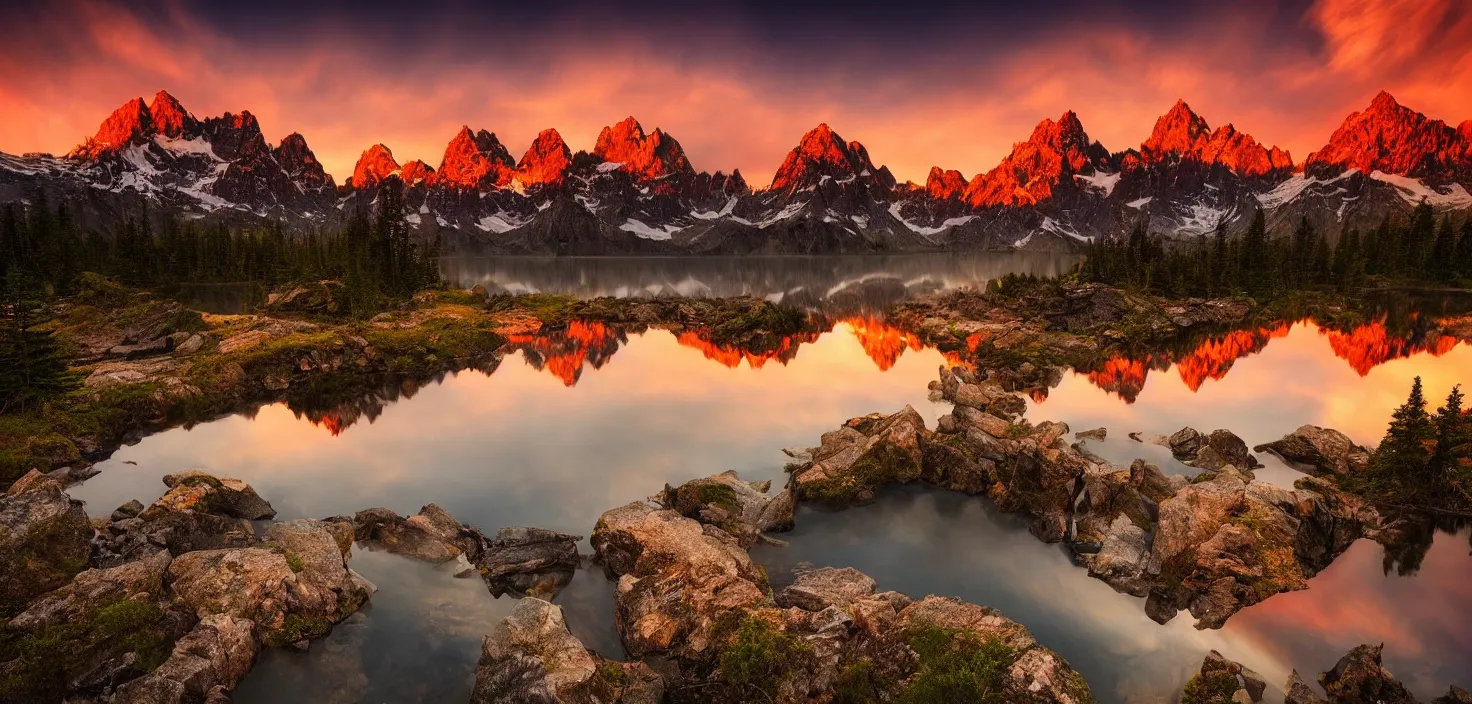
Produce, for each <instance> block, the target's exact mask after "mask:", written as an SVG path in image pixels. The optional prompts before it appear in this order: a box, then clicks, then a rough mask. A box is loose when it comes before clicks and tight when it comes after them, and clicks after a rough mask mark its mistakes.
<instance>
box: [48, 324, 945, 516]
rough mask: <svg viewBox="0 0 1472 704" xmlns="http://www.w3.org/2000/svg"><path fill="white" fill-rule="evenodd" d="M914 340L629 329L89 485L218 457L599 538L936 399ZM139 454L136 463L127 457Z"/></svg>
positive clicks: (122, 481)
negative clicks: (615, 338)
mask: <svg viewBox="0 0 1472 704" xmlns="http://www.w3.org/2000/svg"><path fill="white" fill-rule="evenodd" d="M941 361H942V358H941V356H940V354H939V353H937V352H934V351H932V350H921V351H913V350H907V351H906V352H905V353H904V354H903V355H901V356H900V358H899V359H898V361H897V363H896V364H895V365H894V367H893V368H891V369H890V370H888V371H887V372H880V371H879V370H878V368H877V367H876V366H875V363H874V361H873V360H871V359H870V358H869V357H868V356H867V355H866V354H865V352H864V350H863V348H862V346H861V345H860V344H859V341H858V339H857V338H856V337H855V336H854V334H853V331H852V329H850V328H849V327H848V326H840V327H839V328H838V329H836V330H835V331H834V332H833V333H831V334H826V335H823V336H822V337H821V338H819V339H818V340H817V341H816V342H813V343H811V344H807V345H804V346H803V347H802V348H801V349H800V350H799V352H798V354H797V356H796V358H794V359H793V360H792V361H791V362H790V363H788V364H787V365H785V366H783V365H780V364H767V365H766V366H764V367H763V368H761V369H757V370H754V369H750V368H748V367H746V366H741V367H738V368H734V369H732V368H727V367H725V366H722V365H720V364H718V363H715V362H712V361H709V360H707V359H705V358H704V357H703V356H702V354H701V353H700V352H699V351H698V350H694V349H691V348H688V347H683V346H681V345H679V344H677V342H676V341H675V338H674V336H672V335H671V334H669V333H668V332H665V331H658V330H656V331H651V332H649V333H646V334H644V335H636V336H631V338H630V340H629V343H628V344H627V345H626V346H625V347H624V349H622V350H620V351H619V353H618V354H617V355H616V356H615V357H614V358H613V359H612V360H611V362H610V363H609V364H608V365H606V366H605V367H604V368H602V369H600V370H597V371H592V370H589V371H586V372H585V373H584V374H583V376H582V378H581V380H580V381H579V383H578V385H577V386H575V387H572V388H567V387H565V386H564V385H563V384H562V382H561V380H559V379H557V378H556V377H554V376H553V375H551V374H548V373H545V372H538V371H536V370H534V369H532V368H531V367H529V366H527V365H526V364H524V363H520V362H519V361H518V360H516V359H507V360H506V361H505V362H504V363H503V364H502V365H501V366H500V368H499V369H498V370H497V371H496V372H495V373H493V374H491V375H490V376H486V375H484V374H480V373H478V372H468V371H467V372H461V373H460V374H458V375H456V376H455V377H453V378H449V379H447V380H446V382H445V383H443V384H438V385H432V386H428V387H426V388H424V389H422V390H421V391H419V392H418V393H417V394H416V395H415V396H414V398H412V399H407V400H401V401H399V402H396V403H392V404H389V405H388V406H386V407H385V408H384V410H383V413H382V415H380V416H379V417H378V418H377V420H375V421H374V422H373V423H372V424H371V425H370V424H367V423H360V424H357V425H354V426H351V427H349V428H347V429H346V430H345V431H343V433H342V434H341V435H339V436H336V437H334V436H332V435H331V434H330V433H328V432H327V431H325V430H324V429H321V428H318V427H315V426H313V425H312V424H310V423H309V422H307V421H306V420H304V419H298V418H296V417H295V416H294V415H293V414H292V413H291V412H290V411H289V410H287V409H286V408H285V407H284V406H282V405H274V406H269V407H267V408H264V409H262V410H261V411H260V413H259V414H257V415H256V417H255V419H253V420H252V419H247V418H244V417H239V416H237V417H232V418H227V419H223V420H220V421H216V422H213V423H207V424H203V425H200V426H196V427H195V428H193V429H192V430H184V429H175V430H170V431H166V432H163V433H160V434H158V435H154V436H151V437H149V438H147V439H145V440H144V441H143V442H142V443H140V444H138V445H136V446H133V447H128V448H123V449H122V450H120V451H119V452H118V453H117V454H116V455H115V456H114V458H113V459H112V460H111V461H109V462H106V463H103V464H102V465H101V468H102V469H103V470H104V471H103V473H102V474H101V475H99V476H98V477H96V478H94V479H92V480H90V481H88V482H86V483H84V484H83V485H81V486H79V487H77V488H76V489H75V490H74V494H75V495H76V496H77V497H78V498H81V499H84V500H87V501H89V502H90V503H91V507H90V510H91V512H92V513H94V514H95V513H102V512H105V511H110V510H111V509H112V508H113V507H115V506H117V505H120V504H122V503H124V502H126V501H127V500H129V499H131V498H135V497H136V498H139V499H140V500H144V501H147V500H150V499H152V498H155V497H157V496H159V495H160V494H161V493H162V492H163V488H164V487H163V484H162V483H161V482H160V481H159V478H160V477H161V476H162V475H164V474H166V473H168V472H172V471H177V470H179V469H184V468H187V467H204V468H207V469H209V470H212V471H216V472H219V473H222V474H227V475H230V476H235V477H239V478H241V479H244V480H246V481H248V482H250V483H251V484H253V485H254V486H255V487H256V489H257V490H258V491H259V492H260V493H261V495H262V496H264V497H266V498H267V499H268V500H270V501H271V502H272V504H273V505H274V506H275V507H276V508H277V510H278V511H279V512H280V515H281V517H282V518H292V517H297V516H314V517H322V516H329V515H334V514H340V513H351V512H354V511H357V510H360V509H363V508H368V507H371V506H386V507H388V508H391V509H393V510H395V511H397V512H399V513H413V512H415V511H417V510H418V509H419V507H420V506H422V505H424V504H427V503H431V502H434V503H438V504H440V505H442V506H444V507H445V508H447V509H449V510H450V511H451V512H452V513H454V514H455V515H456V516H457V517H458V518H460V519H461V520H463V521H465V522H467V523H469V524H471V525H475V526H477V527H480V528H483V529H487V530H494V529H495V528H498V527H501V526H507V525H537V526H542V527H546V528H552V529H556V530H563V531H567V532H572V533H576V534H586V533H587V532H588V531H589V530H590V529H591V526H592V524H593V522H594V521H595V520H596V519H597V517H598V515H599V514H601V513H602V512H603V511H605V510H607V509H609V508H612V507H614V506H618V505H621V504H624V503H627V502H629V501H632V500H636V499H642V498H644V497H646V496H648V495H649V494H651V493H653V492H654V491H657V490H658V489H659V488H660V487H661V486H662V485H663V484H664V483H665V482H672V483H679V482H682V481H685V480H687V479H690V478H694V477H699V476H707V475H710V474H714V473H716V472H720V471H724V470H727V469H736V470H739V471H741V472H742V473H743V475H744V476H748V477H749V478H753V479H756V478H769V479H774V480H777V481H779V482H780V481H781V480H782V479H783V474H782V471H781V467H782V465H783V463H784V461H785V459H786V458H785V457H784V456H783V455H782V454H781V452H780V448H782V447H786V446H792V445H813V444H816V442H817V440H818V437H819V436H820V435H821V434H822V433H823V432H826V431H828V430H832V429H833V428H834V427H837V425H838V424H839V423H840V422H842V421H843V420H845V419H847V418H850V417H853V416H856V415H862V414H865V413H869V412H874V411H881V412H893V411H896V410H898V409H899V408H900V407H902V406H903V405H905V404H906V403H910V404H913V405H914V406H915V407H916V408H917V409H918V410H919V411H920V412H921V414H922V415H924V416H926V418H927V421H928V422H930V423H931V424H933V423H934V421H935V418H936V415H937V413H938V412H940V411H941V410H944V409H943V408H942V407H940V406H938V405H936V404H932V403H930V402H928V401H927V400H926V394H927V391H926V385H927V383H928V382H929V381H930V380H931V379H933V378H934V376H935V369H936V368H937V367H938V366H939V365H940V364H941ZM124 460H133V461H136V462H138V466H136V467H133V466H129V465H124V464H122V462H123V461H124Z"/></svg>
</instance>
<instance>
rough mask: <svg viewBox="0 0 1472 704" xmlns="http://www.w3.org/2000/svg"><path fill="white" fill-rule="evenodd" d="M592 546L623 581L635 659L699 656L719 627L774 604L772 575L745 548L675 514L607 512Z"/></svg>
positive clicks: (643, 508)
mask: <svg viewBox="0 0 1472 704" xmlns="http://www.w3.org/2000/svg"><path fill="white" fill-rule="evenodd" d="M592 544H593V550H594V552H595V553H596V554H597V556H598V558H599V559H600V560H602V562H603V564H604V566H605V568H606V569H607V570H608V571H609V572H610V573H611V574H613V575H614V576H617V577H618V578H619V580H618V587H617V592H616V595H615V605H616V616H617V624H618V628H619V632H620V633H621V634H622V635H623V639H624V644H625V645H626V646H627V647H628V650H629V652H630V654H632V655H634V656H635V657H643V656H645V655H651V654H657V653H672V654H676V655H680V656H685V657H698V656H700V655H701V654H703V653H705V652H706V651H707V650H708V649H709V648H711V647H712V645H713V644H714V643H715V636H716V633H715V627H716V624H717V623H719V622H722V621H723V620H725V619H727V618H728V617H729V615H730V614H732V613H733V612H738V611H740V610H741V609H744V608H748V607H753V606H758V605H763V604H770V603H771V597H770V596H769V591H770V586H768V583H767V577H766V573H765V572H764V571H763V570H762V569H761V568H760V567H759V566H757V565H756V564H755V563H753V562H752V561H751V557H750V556H748V555H747V554H746V551H745V550H742V549H741V548H740V547H738V546H737V545H735V543H734V541H730V542H728V541H726V540H722V539H720V538H719V537H715V536H712V535H710V534H709V533H707V532H706V530H705V527H704V526H702V525H701V524H700V523H699V522H698V521H695V520H692V519H689V518H685V517H684V516H681V515H680V514H678V513H676V512H674V511H671V510H669V509H657V508H654V507H652V506H650V505H648V504H646V503H642V502H635V503H631V504H629V505H627V506H622V507H620V508H616V509H612V510H609V511H607V512H605V513H604V514H603V516H602V517H600V518H599V519H598V524H597V526H596V527H595V528H594V530H593V536H592Z"/></svg>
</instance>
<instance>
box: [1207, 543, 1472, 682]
mask: <svg viewBox="0 0 1472 704" xmlns="http://www.w3.org/2000/svg"><path fill="white" fill-rule="evenodd" d="M1468 537H1469V530H1468V529H1463V530H1461V531H1459V532H1458V533H1457V534H1455V535H1450V534H1446V533H1437V535H1436V537H1435V540H1434V542H1433V543H1432V546H1431V550H1430V552H1429V553H1428V554H1427V555H1426V558H1425V561H1424V562H1423V563H1422V564H1421V569H1420V571H1419V572H1418V573H1417V574H1416V575H1415V576H1414V577H1397V576H1395V575H1394V573H1392V574H1391V575H1390V576H1383V575H1382V571H1381V558H1382V556H1383V554H1384V551H1383V549H1382V548H1381V547H1380V546H1379V545H1376V544H1375V543H1373V542H1371V541H1369V540H1361V541H1359V542H1358V543H1355V544H1354V546H1353V547H1351V548H1350V549H1349V551H1347V552H1345V554H1344V555H1342V556H1340V558H1339V559H1338V560H1336V561H1335V562H1334V564H1332V565H1330V566H1329V568H1328V569H1326V570H1324V571H1323V572H1321V573H1319V574H1318V575H1317V576H1315V577H1314V578H1313V579H1312V580H1310V581H1309V589H1308V590H1307V591H1301V592H1291V593H1287V594H1279V595H1277V596H1275V597H1273V598H1271V599H1268V600H1267V601H1265V602H1263V603H1261V604H1257V605H1255V606H1251V607H1248V608H1247V609H1244V610H1243V611H1242V612H1241V613H1239V614H1237V615H1236V616H1233V617H1232V620H1230V621H1228V622H1227V625H1226V628H1225V630H1226V631H1228V632H1231V633H1236V634H1239V635H1240V636H1241V637H1244V638H1248V639H1251V640H1252V641H1253V642H1256V643H1259V644H1261V647H1263V648H1265V649H1267V650H1268V651H1270V652H1272V653H1273V654H1274V655H1275V656H1276V657H1278V658H1280V659H1283V660H1286V661H1289V662H1292V663H1293V665H1294V666H1295V667H1297V668H1298V669H1299V671H1300V672H1302V673H1309V672H1312V673H1317V672H1321V671H1323V670H1327V669H1329V668H1330V667H1332V666H1333V665H1334V663H1335V662H1336V661H1337V660H1338V658H1339V656H1340V655H1343V654H1344V653H1345V652H1348V651H1349V649H1350V648H1353V647H1354V646H1356V645H1359V644H1361V643H1381V642H1383V643H1385V665H1386V667H1387V668H1388V669H1389V670H1390V671H1391V672H1393V673H1395V675H1396V676H1397V677H1399V678H1401V679H1402V680H1403V681H1405V683H1406V685H1407V686H1409V687H1411V689H1412V690H1413V691H1415V693H1416V694H1417V695H1419V696H1420V697H1421V698H1423V699H1428V700H1429V699H1431V698H1432V697H1435V696H1440V695H1442V694H1445V693H1446V687H1447V685H1448V684H1458V685H1460V686H1462V687H1464V688H1465V687H1468V686H1469V685H1472V657H1469V654H1472V581H1469V580H1468V579H1467V574H1468V568H1469V558H1468V556H1467V541H1468Z"/></svg>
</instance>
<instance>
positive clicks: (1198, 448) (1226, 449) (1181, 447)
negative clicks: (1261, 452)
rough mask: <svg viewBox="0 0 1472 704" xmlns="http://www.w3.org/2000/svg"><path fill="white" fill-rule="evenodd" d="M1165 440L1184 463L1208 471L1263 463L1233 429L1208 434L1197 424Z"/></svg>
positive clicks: (1255, 466)
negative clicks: (1248, 452) (1253, 454)
mask: <svg viewBox="0 0 1472 704" xmlns="http://www.w3.org/2000/svg"><path fill="white" fill-rule="evenodd" d="M1164 444H1165V446H1166V447H1168V448H1170V453H1171V455H1172V456H1174V457H1175V458H1176V459H1178V460H1180V461H1181V462H1182V463H1183V464H1186V465H1190V466H1192V467H1199V468H1201V469H1205V470H1208V471H1213V472H1214V471H1216V470H1219V469H1221V468H1222V467H1225V466H1227V465H1232V466H1233V467H1236V468H1238V469H1257V468H1258V467H1261V466H1262V464H1260V463H1259V462H1258V461H1257V458H1256V457H1253V456H1252V455H1250V454H1247V443H1246V442H1244V441H1243V440H1242V438H1239V437H1237V434H1236V433H1233V432H1232V431H1230V430H1213V431H1211V433H1210V434H1209V435H1208V434H1206V433H1202V432H1201V431H1199V430H1196V429H1195V428H1181V429H1180V430H1178V431H1176V432H1175V433H1174V434H1173V435H1171V436H1170V437H1168V438H1165V440H1164Z"/></svg>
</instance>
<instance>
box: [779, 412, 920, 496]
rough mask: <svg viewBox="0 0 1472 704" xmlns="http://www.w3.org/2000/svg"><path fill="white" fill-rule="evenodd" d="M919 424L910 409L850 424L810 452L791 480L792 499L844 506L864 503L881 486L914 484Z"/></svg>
mask: <svg viewBox="0 0 1472 704" xmlns="http://www.w3.org/2000/svg"><path fill="white" fill-rule="evenodd" d="M926 433H927V431H926V429H925V419H923V418H921V417H920V414H919V413H917V412H916V411H915V409H914V408H911V407H909V406H906V407H905V408H904V410H902V411H900V412H899V413H895V414H894V415H891V416H884V415H880V414H877V413H875V414H870V415H867V416H863V417H860V418H853V419H851V420H849V421H848V422H847V423H844V426H843V427H842V428H840V429H838V430H835V431H833V432H829V433H824V434H823V438H822V444H821V445H820V446H819V447H817V448H814V449H813V450H811V451H810V452H811V455H812V458H813V459H812V462H809V463H807V464H806V465H803V466H801V467H800V468H798V469H797V471H795V472H794V473H793V475H792V487H793V489H794V490H795V491H796V494H797V498H799V499H802V500H815V501H823V502H826V503H829V504H834V505H847V504H851V503H855V502H862V501H868V500H871V499H873V498H874V492H875V491H876V490H877V489H878V488H879V487H882V486H884V485H886V484H902V483H906V482H911V481H914V480H916V479H919V478H920V476H921V472H922V456H923V454H922V450H921V447H920V444H921V437H922V436H923V435H925V434H926Z"/></svg>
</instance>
